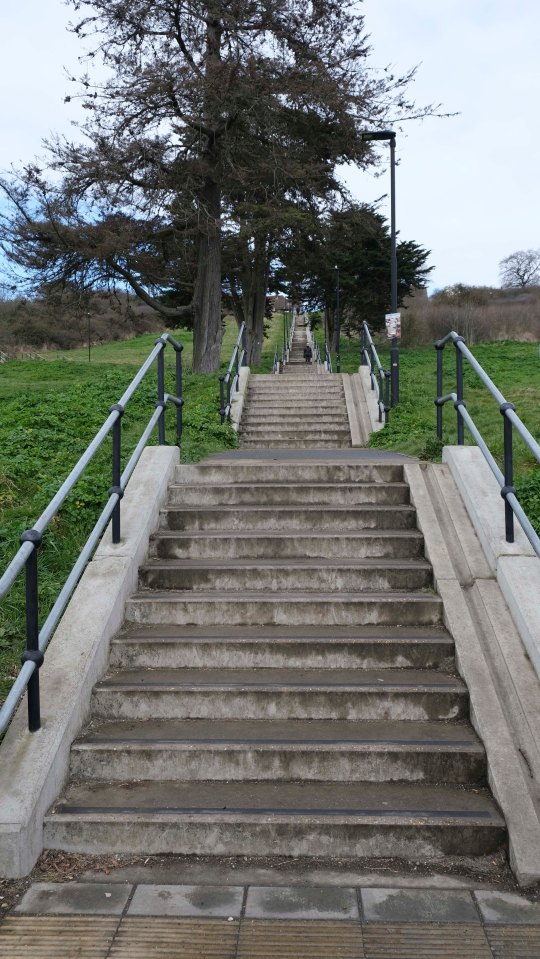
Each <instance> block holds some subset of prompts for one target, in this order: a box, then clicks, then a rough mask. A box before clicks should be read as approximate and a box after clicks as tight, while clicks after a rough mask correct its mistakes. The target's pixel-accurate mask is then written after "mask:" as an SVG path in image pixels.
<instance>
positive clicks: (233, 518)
mask: <svg viewBox="0 0 540 959" xmlns="http://www.w3.org/2000/svg"><path fill="white" fill-rule="evenodd" d="M302 373H303V371H302ZM305 375H306V376H307V377H311V378H313V381H314V382H315V381H316V382H317V383H319V382H325V381H327V380H328V382H332V379H333V378H332V377H329V376H328V377H326V376H323V375H322V374H320V375H317V373H315V372H314V371H313V370H309V371H308V372H307V374H305ZM296 376H299V374H297V373H287V374H284V375H283V377H274V378H273V379H275V380H276V381H278V382H279V381H280V380H281V381H283V382H285V383H286V382H288V381H289V380H290V381H291V382H292V383H293V384H295V383H296V380H295V377H296ZM289 405H290V403H289ZM264 435H266V434H264ZM293 435H294V431H293V430H291V440H290V444H292V436H293ZM285 442H286V443H289V440H287V441H285ZM306 442H307V441H306ZM321 442H323V441H321ZM328 442H329V443H330V440H328ZM266 445H271V442H270V443H266ZM441 620H442V608H441V600H440V599H439V597H438V596H437V595H436V594H435V593H434V592H433V590H432V573H431V568H430V566H429V564H428V563H427V562H426V560H425V558H424V556H423V539H422V536H421V534H420V533H419V532H418V530H417V528H416V518H415V511H414V509H413V508H412V506H411V505H410V503H409V491H408V487H407V485H406V484H405V483H404V480H403V466H402V462H400V461H399V459H397V458H392V457H388V456H386V455H385V454H379V458H374V456H373V455H372V454H371V453H370V452H369V451H354V453H353V451H348V452H347V451H339V450H334V451H330V450H328V451H324V450H320V451H317V452H312V453H309V452H306V453H304V454H302V453H301V452H298V453H297V454H293V453H292V452H291V451H290V450H289V451H287V450H286V451H285V452H284V453H283V454H281V455H280V454H279V452H277V451H270V452H269V453H268V454H262V453H260V454H259V457H258V458H257V456H256V454H255V453H253V454H250V453H246V452H244V453H242V451H240V452H238V453H233V454H229V455H224V456H222V457H216V458H214V459H210V460H207V461H205V462H203V463H201V464H199V465H197V466H182V467H180V468H179V471H178V475H177V482H176V483H175V484H174V485H172V487H171V488H170V496H169V502H168V505H167V508H166V509H165V510H164V511H163V514H162V517H161V524H160V528H159V530H158V531H157V533H156V534H155V536H154V537H153V540H152V543H151V551H150V555H149V558H148V561H147V562H146V564H145V565H144V567H143V568H142V569H141V573H140V590H139V592H138V593H136V595H134V596H133V597H132V599H131V600H130V602H129V603H128V606H127V610H126V624H125V629H124V631H123V632H122V633H121V634H120V635H118V636H117V637H116V639H115V640H114V641H113V644H112V650H111V660H110V669H109V672H108V673H107V675H106V676H105V677H104V678H103V680H102V681H101V682H100V683H98V685H97V686H96V687H95V690H94V696H93V704H92V718H91V723H90V725H89V726H88V728H87V729H86V730H85V731H84V732H83V734H82V735H81V736H80V738H79V739H78V740H77V741H76V742H75V743H74V745H73V748H72V762H71V781H70V782H69V784H68V786H67V789H66V791H65V794H64V795H63V797H62V798H61V799H60V800H59V801H58V802H57V804H56V806H55V808H54V809H52V810H51V812H50V814H49V815H48V816H47V818H46V821H45V845H46V846H47V847H52V848H60V849H64V850H72V851H81V852H90V853H99V854H101V853H111V852H118V853H133V854H144V855H151V854H166V853H179V854H201V855H224V856H234V855H242V856H268V857H273V856H280V857H282V856H313V857H319V858H320V857H327V858H328V859H334V858H336V857H347V858H351V857H376V858H380V857H398V858H402V859H404V860H411V859H414V860H419V859H421V860H433V859H435V860H440V859H441V858H443V857H447V856H460V855H467V856H482V855H487V854H492V853H494V852H495V851H497V850H498V849H500V848H501V847H503V846H504V843H505V841H506V832H505V824H504V820H503V819H502V817H501V815H500V813H499V811H498V809H497V807H496V805H495V804H494V802H493V800H492V798H491V796H490V794H489V792H488V790H487V788H486V760H485V755H484V750H483V747H482V745H481V743H480V742H479V740H478V738H477V737H476V735H475V733H474V732H473V730H472V728H471V726H470V724H469V722H468V712H469V702H468V694H467V690H466V688H465V686H464V684H463V682H462V681H461V679H460V678H459V677H458V676H457V674H456V670H455V664H454V650H453V643H452V640H451V638H450V636H449V635H448V633H447V632H446V631H445V629H444V628H443V626H442V622H441Z"/></svg>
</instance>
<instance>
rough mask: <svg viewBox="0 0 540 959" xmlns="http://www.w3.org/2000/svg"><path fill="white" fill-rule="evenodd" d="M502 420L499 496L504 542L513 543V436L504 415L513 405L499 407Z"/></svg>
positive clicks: (510, 423)
mask: <svg viewBox="0 0 540 959" xmlns="http://www.w3.org/2000/svg"><path fill="white" fill-rule="evenodd" d="M499 409H500V411H501V413H502V416H503V418H504V486H503V488H502V490H501V496H502V498H503V499H504V525H505V532H506V542H507V543H513V542H514V511H513V509H512V507H511V506H510V503H509V502H508V496H509V494H510V493H514V494H515V492H516V488H515V486H514V462H513V460H514V456H513V434H512V422H511V420H509V419H508V417H507V415H506V411H507V410H515V406H514V404H513V403H503V404H502V405H501V406H500V407H499Z"/></svg>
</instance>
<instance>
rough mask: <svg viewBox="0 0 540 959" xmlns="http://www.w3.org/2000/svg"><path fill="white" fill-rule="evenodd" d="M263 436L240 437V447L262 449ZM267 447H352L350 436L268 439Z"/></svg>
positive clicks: (322, 448) (332, 448) (291, 448)
mask: <svg viewBox="0 0 540 959" xmlns="http://www.w3.org/2000/svg"><path fill="white" fill-rule="evenodd" d="M261 442H262V441H261V438H260V437H257V438H256V439H243V438H242V437H241V438H240V448H241V449H243V448H245V449H251V450H260V449H261ZM264 445H265V448H266V449H272V450H294V449H299V450H302V449H303V450H312V449H313V448H314V447H316V448H317V449H320V450H340V449H341V450H342V449H347V448H350V446H351V441H350V437H343V439H342V440H340V439H339V438H338V439H334V440H320V441H318V442H315V441H314V439H313V437H311V438H310V439H296V440H295V439H291V440H285V439H276V440H268V442H266V443H265V444H264Z"/></svg>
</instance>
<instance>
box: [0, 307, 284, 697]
mask: <svg viewBox="0 0 540 959" xmlns="http://www.w3.org/2000/svg"><path fill="white" fill-rule="evenodd" d="M279 329H280V327H279V318H276V320H275V321H274V323H273V324H272V326H271V329H270V330H269V334H270V335H269V339H268V341H267V342H266V343H265V352H264V355H263V363H264V364H267V363H268V361H269V360H268V357H269V356H270V354H271V355H272V356H273V350H274V339H275V336H276V335H277V333H276V330H277V331H278V333H279ZM174 335H175V336H176V338H177V339H180V340H181V341H183V343H184V351H183V359H184V369H185V370H189V368H190V365H191V356H192V343H191V334H189V333H188V332H186V331H184V330H180V331H177V332H176V333H175V334H174ZM236 337H237V329H236V324H235V323H234V322H232V321H231V322H228V323H227V326H226V331H225V335H224V339H223V349H222V358H223V364H222V369H223V371H224V370H225V369H226V367H227V365H228V361H229V359H230V356H231V354H232V351H233V348H234V343H235V342H236ZM155 340H156V336H155V335H154V334H148V335H144V336H140V337H137V338H136V339H134V340H130V341H124V342H117V343H110V344H106V345H103V346H99V347H95V348H93V349H92V351H91V361H90V362H88V354H87V352H86V351H85V350H73V351H70V352H66V353H56V352H55V353H53V352H51V353H48V354H45V356H46V361H45V362H38V361H27V362H21V361H14V362H11V363H6V364H2V365H0V400H1V402H2V420H1V422H0V524H1V529H2V537H1V540H0V572H3V570H4V569H5V567H6V566H7V565H8V563H9V561H10V560H11V558H12V556H13V555H14V554H15V552H16V550H17V548H18V542H19V536H20V534H21V532H22V531H23V530H24V529H26V528H28V527H30V526H32V524H33V522H35V520H36V519H37V517H38V516H39V515H40V513H41V512H42V511H43V509H44V508H45V506H46V505H47V503H48V502H49V501H50V499H51V498H52V496H53V495H54V493H55V492H56V490H57V489H58V487H59V486H60V484H61V483H62V482H63V480H64V479H65V477H66V475H67V474H68V472H69V471H70V469H71V468H72V467H73V466H74V464H75V463H76V462H77V459H78V458H79V456H80V455H81V454H82V453H83V451H84V449H85V448H86V446H87V445H88V443H89V442H90V440H91V439H92V437H93V436H94V435H95V433H96V432H97V430H98V429H99V428H100V426H101V425H102V423H103V421H104V420H105V418H106V417H107V414H108V410H109V407H110V406H111V405H112V404H113V403H116V402H117V401H118V400H119V399H120V396H121V395H122V393H123V392H124V390H125V388H126V387H127V385H128V384H129V382H130V381H131V379H132V378H133V376H134V374H135V373H136V371H137V369H138V368H139V367H140V365H141V364H142V362H143V361H144V360H145V359H146V357H147V356H148V354H149V352H150V351H151V349H152V347H153V345H154V342H155ZM166 359H167V362H166V388H167V389H168V390H169V392H173V391H174V375H173V373H174V353H173V351H172V350H170V349H169V348H168V349H167V351H166ZM184 400H185V406H184V433H183V440H182V454H181V455H182V460H183V462H193V461H197V460H199V459H202V458H203V457H204V456H207V455H208V454H210V453H212V452H216V451H218V450H222V449H225V448H227V447H231V446H235V445H236V434H235V433H234V432H233V431H232V430H231V428H230V427H229V426H227V425H225V426H222V425H221V424H220V421H219V414H218V410H219V385H218V379H217V376H201V375H198V376H196V375H193V374H191V373H189V372H186V373H185V375H184ZM155 401H156V374H155V371H154V370H153V371H150V372H149V373H148V375H147V377H146V379H145V381H144V383H143V384H142V386H141V387H140V389H139V390H138V391H137V393H136V394H135V396H134V398H133V399H132V400H131V401H130V403H129V404H128V407H127V410H126V414H125V416H124V420H123V424H122V427H123V429H122V434H123V454H124V455H123V461H124V463H125V462H126V461H127V457H128V455H129V453H130V452H131V450H132V449H133V448H134V446H135V444H136V442H137V440H138V438H139V436H140V434H141V432H142V430H143V429H144V426H145V425H146V423H147V422H148V419H149V417H150V416H151V414H152V412H153V409H154V406H155ZM166 416H167V438H168V440H169V441H170V442H174V440H175V434H174V411H173V410H168V411H167V414H166ZM153 442H157V438H156V436H155V435H154V438H153ZM110 448H111V447H110V440H107V441H105V443H104V445H103V447H102V450H101V452H100V453H99V454H98V456H97V457H96V459H95V460H94V461H93V463H92V464H91V465H90V467H89V468H88V470H87V472H86V473H85V475H84V476H83V478H82V479H81V480H80V482H79V483H78V484H77V486H76V488H75V490H74V491H73V493H72V494H71V496H70V497H69V499H68V500H67V502H66V504H65V506H64V507H63V508H62V510H61V513H60V514H59V515H58V516H57V517H56V518H55V519H54V520H53V522H52V524H51V526H50V527H49V532H48V533H47V535H46V537H45V540H44V545H43V547H42V550H41V555H40V563H39V569H40V601H41V615H42V621H43V618H44V615H45V613H46V612H47V611H48V609H49V608H50V607H51V605H52V603H53V602H54V599H55V597H56V595H57V594H58V591H59V589H60V587H61V585H62V583H63V582H64V580H65V578H66V576H67V575H68V573H69V570H70V569H71V567H72V565H73V562H74V561H75V558H76V556H77V552H78V551H79V550H80V548H81V546H82V545H83V544H84V542H85V540H86V538H87V535H88V532H89V530H90V529H91V527H92V525H93V523H94V522H95V520H96V518H97V515H98V513H99V511H100V509H101V508H102V506H103V504H104V503H105V502H106V499H107V490H108V488H109V486H110V485H111V478H110ZM23 636H24V619H23V583H22V578H21V577H20V578H19V581H18V582H17V583H16V584H15V586H14V587H13V588H12V590H11V592H10V593H9V594H8V596H7V597H5V599H4V600H3V601H2V602H1V604H0V700H1V698H2V697H3V696H4V695H5V693H6V690H7V688H9V685H10V682H11V677H13V675H14V674H16V672H17V670H18V664H19V657H20V650H21V648H22V645H23Z"/></svg>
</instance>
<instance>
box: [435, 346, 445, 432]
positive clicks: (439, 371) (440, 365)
mask: <svg viewBox="0 0 540 959" xmlns="http://www.w3.org/2000/svg"><path fill="white" fill-rule="evenodd" d="M435 349H436V350H437V399H438V400H440V399H441V398H442V395H443V350H444V346H441V345H439V343H436V344H435ZM442 434H443V409H442V406H441V404H440V403H437V438H438V439H440V440H442Z"/></svg>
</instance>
